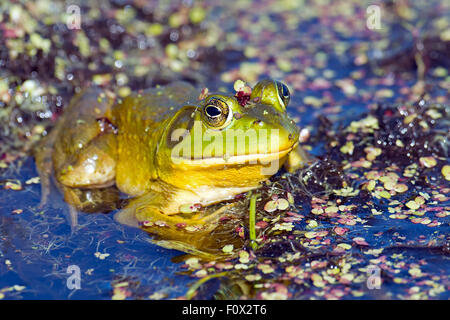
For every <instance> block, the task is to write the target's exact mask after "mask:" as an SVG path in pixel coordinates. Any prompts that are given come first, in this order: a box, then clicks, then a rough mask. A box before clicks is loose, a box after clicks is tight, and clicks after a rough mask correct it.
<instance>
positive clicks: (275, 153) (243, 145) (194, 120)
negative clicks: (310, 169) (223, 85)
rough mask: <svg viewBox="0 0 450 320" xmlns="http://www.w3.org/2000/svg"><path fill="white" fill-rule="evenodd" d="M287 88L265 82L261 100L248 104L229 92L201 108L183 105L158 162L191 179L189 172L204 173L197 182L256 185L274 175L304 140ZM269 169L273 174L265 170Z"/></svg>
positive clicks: (260, 86)
mask: <svg viewBox="0 0 450 320" xmlns="http://www.w3.org/2000/svg"><path fill="white" fill-rule="evenodd" d="M284 87H285V85H283V84H281V83H279V82H273V81H272V82H270V81H267V80H263V81H261V82H259V83H258V84H257V85H256V86H255V89H257V93H256V94H258V92H259V93H261V94H262V95H261V97H260V99H254V97H256V96H254V94H253V93H252V95H251V100H250V102H249V103H247V104H245V105H244V106H242V105H241V104H240V103H239V101H238V100H237V99H236V97H235V96H233V95H229V94H210V95H208V96H206V97H205V98H204V99H203V100H201V101H199V103H198V105H187V106H183V107H182V108H181V109H180V110H179V111H178V112H177V113H176V114H175V116H174V117H173V119H172V120H171V122H170V123H169V125H168V126H167V128H166V131H165V136H164V137H163V144H164V147H163V148H162V150H164V152H163V154H158V157H159V156H160V157H161V161H160V162H159V164H160V165H164V164H166V166H168V167H170V170H169V171H174V170H175V171H177V170H178V171H180V170H181V171H183V172H185V175H187V176H189V175H190V173H188V172H187V170H188V169H189V171H190V172H202V173H201V176H197V177H196V179H200V180H204V179H211V181H215V182H217V181H221V183H223V184H224V185H227V183H230V184H232V185H236V183H237V182H240V181H242V182H243V183H250V182H252V183H253V182H256V181H260V180H262V179H264V178H267V176H270V175H273V174H274V173H276V171H278V169H279V167H280V166H281V165H282V164H283V162H284V160H285V158H286V155H287V153H288V152H289V151H290V150H291V149H292V148H293V147H294V146H295V145H296V144H297V142H298V136H299V129H298V128H297V126H296V125H295V122H294V121H293V120H292V119H291V118H289V116H288V115H287V113H286V106H287V104H288V103H289V97H288V95H289V91H288V90H287V88H286V89H283V88H284ZM280 94H282V95H283V96H280ZM169 158H170V160H169ZM169 162H170V164H169ZM270 166H272V168H273V169H272V171H267V172H266V173H264V172H261V169H262V168H263V167H270ZM167 169H169V168H167ZM262 171H264V170H262ZM177 179H181V177H178V178H177ZM201 183H203V185H204V184H205V183H206V182H205V181H202V182H201Z"/></svg>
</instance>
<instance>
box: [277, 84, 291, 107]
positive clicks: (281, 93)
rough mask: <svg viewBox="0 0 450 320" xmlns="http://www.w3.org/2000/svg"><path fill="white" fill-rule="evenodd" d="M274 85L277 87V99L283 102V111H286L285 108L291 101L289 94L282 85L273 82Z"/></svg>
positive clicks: (286, 88)
mask: <svg viewBox="0 0 450 320" xmlns="http://www.w3.org/2000/svg"><path fill="white" fill-rule="evenodd" d="M275 83H276V85H277V91H278V97H279V98H280V100H281V101H282V102H283V104H284V109H286V107H287V106H288V104H289V101H290V100H291V93H290V92H289V89H288V87H287V86H286V85H285V84H284V83H282V82H279V81H275Z"/></svg>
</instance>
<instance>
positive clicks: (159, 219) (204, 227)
mask: <svg viewBox="0 0 450 320" xmlns="http://www.w3.org/2000/svg"><path fill="white" fill-rule="evenodd" d="M163 199H165V201H166V202H170V199H167V198H165V197H162V195H158V194H157V195H154V194H148V195H143V196H141V197H139V198H136V199H133V200H131V201H130V203H129V204H128V205H127V206H126V207H125V208H124V209H122V210H121V211H120V212H119V213H117V214H116V216H115V219H116V220H117V221H118V222H120V223H123V224H126V225H130V226H134V227H141V228H142V229H144V230H145V231H147V232H148V233H150V234H152V235H153V236H154V237H153V239H152V240H150V241H151V242H152V243H155V244H157V245H159V246H161V247H164V248H169V249H176V250H180V251H183V252H187V253H189V254H192V255H194V256H199V257H202V258H204V259H213V258H218V257H220V256H224V253H223V252H222V248H223V247H224V246H225V245H226V244H234V247H235V248H237V247H241V246H242V245H243V243H242V239H241V238H240V237H239V236H237V234H236V233H235V225H233V223H234V222H233V221H232V219H230V220H227V221H222V219H221V218H223V217H224V216H226V213H227V210H228V209H230V208H231V207H233V206H234V203H230V204H226V205H223V206H222V207H220V208H219V209H217V210H215V211H214V212H212V213H205V212H202V213H192V214H176V215H168V214H165V213H164V212H162V211H161V208H162V209H164V202H163ZM159 205H161V206H159Z"/></svg>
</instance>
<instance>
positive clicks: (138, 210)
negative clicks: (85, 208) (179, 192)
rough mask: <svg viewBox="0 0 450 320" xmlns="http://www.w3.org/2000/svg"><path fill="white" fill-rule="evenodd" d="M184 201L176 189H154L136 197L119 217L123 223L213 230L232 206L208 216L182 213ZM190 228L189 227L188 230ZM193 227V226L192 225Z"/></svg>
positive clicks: (117, 216) (118, 219) (179, 228)
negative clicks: (182, 202) (177, 196)
mask: <svg viewBox="0 0 450 320" xmlns="http://www.w3.org/2000/svg"><path fill="white" fill-rule="evenodd" d="M180 206H181V203H180V202H177V201H176V191H173V192H168V191H154V190H152V191H150V192H148V193H146V194H144V195H142V196H140V197H137V198H134V199H132V200H131V201H130V202H129V203H128V205H127V206H126V207H125V208H124V209H122V210H121V211H120V212H118V213H117V214H116V216H115V218H116V220H117V221H119V222H120V223H123V224H126V225H130V226H135V227H137V226H142V225H144V226H145V225H146V226H152V225H155V226H161V227H164V228H170V229H173V230H182V229H185V230H189V229H191V230H201V231H203V232H205V231H211V230H212V229H214V228H215V227H216V226H217V223H218V221H219V219H220V218H221V217H222V216H223V213H224V212H225V211H226V209H227V208H229V207H230V206H231V205H225V206H223V207H222V208H220V209H218V210H216V211H215V212H213V213H211V214H208V215H204V216H203V215H200V214H197V213H195V212H194V213H189V214H183V213H180V212H179V211H180ZM186 227H188V228H187V229H186ZM189 227H190V228H189Z"/></svg>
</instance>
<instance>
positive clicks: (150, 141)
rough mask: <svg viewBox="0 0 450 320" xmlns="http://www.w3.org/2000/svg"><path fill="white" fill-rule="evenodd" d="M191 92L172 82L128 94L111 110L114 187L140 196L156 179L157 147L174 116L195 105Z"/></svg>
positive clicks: (179, 83) (184, 86)
mask: <svg viewBox="0 0 450 320" xmlns="http://www.w3.org/2000/svg"><path fill="white" fill-rule="evenodd" d="M197 96H198V92H196V90H195V88H194V87H193V86H192V85H190V84H188V83H186V82H175V83H173V84H170V85H168V86H164V87H162V86H161V87H157V88H153V89H149V90H146V91H144V92H142V93H136V94H132V95H130V96H128V97H126V98H125V99H124V100H123V101H121V102H119V103H117V104H116V105H114V106H113V108H112V119H111V120H112V122H113V124H114V125H115V126H116V127H117V129H118V133H117V145H118V148H117V167H116V184H117V186H118V187H119V189H121V190H122V191H123V192H126V193H128V194H130V195H140V194H142V193H144V192H145V191H146V190H148V188H149V183H150V181H151V180H152V179H155V178H157V177H156V171H155V170H154V169H155V166H154V162H153V161H154V159H155V154H156V151H157V143H158V141H159V140H160V137H161V135H162V134H163V130H164V128H165V127H166V126H167V124H168V122H169V121H170V119H172V118H173V117H174V115H175V114H176V112H177V111H178V110H179V109H180V108H181V107H182V106H183V105H186V104H191V103H195V101H196V99H197Z"/></svg>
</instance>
